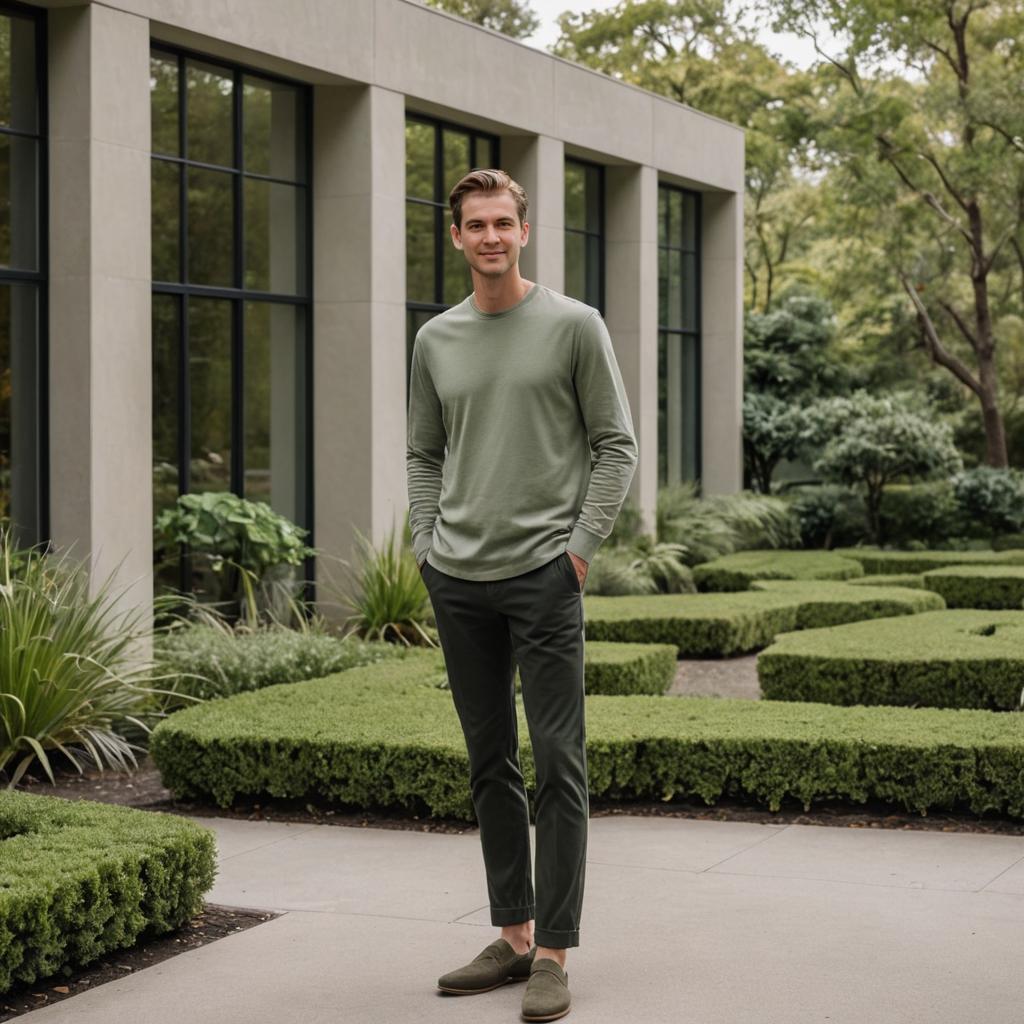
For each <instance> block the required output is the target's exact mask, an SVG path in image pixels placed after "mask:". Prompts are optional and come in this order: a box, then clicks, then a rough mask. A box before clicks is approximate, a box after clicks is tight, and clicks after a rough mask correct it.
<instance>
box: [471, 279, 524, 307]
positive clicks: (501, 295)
mask: <svg viewBox="0 0 1024 1024" xmlns="http://www.w3.org/2000/svg"><path fill="white" fill-rule="evenodd" d="M473 276H474V278H475V281H474V282H473V301H474V302H475V303H476V308H477V309H479V310H480V312H481V313H500V312H501V311H502V310H505V309H509V308H510V307H511V306H514V305H515V304H516V303H517V302H521V301H522V300H523V299H524V298H525V297H526V293H527V292H528V291H529V290H530V289H531V288H533V287H535V285H534V283H533V282H532V281H527V280H526V278H525V277H520V276H519V272H518V270H517V271H516V273H515V277H513V276H512V274H511V272H510V273H508V274H502V276H501V277H498V278H490V277H482V276H480V275H477V274H474V275H473Z"/></svg>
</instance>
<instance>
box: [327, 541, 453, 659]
mask: <svg viewBox="0 0 1024 1024" xmlns="http://www.w3.org/2000/svg"><path fill="white" fill-rule="evenodd" d="M356 538H357V540H358V543H359V546H360V548H361V549H362V550H361V564H359V565H358V566H356V567H353V566H352V565H351V564H350V563H348V562H344V561H343V562H342V565H343V566H344V569H345V574H346V576H347V577H348V579H347V581H346V582H345V583H343V584H342V585H341V586H340V587H339V586H338V585H337V584H335V583H334V582H333V581H332V580H329V579H328V580H327V581H326V583H325V585H322V589H323V590H326V591H330V592H333V593H335V594H338V595H339V596H340V598H341V601H340V603H341V605H342V607H344V608H346V609H348V610H349V612H350V614H349V615H347V616H346V618H345V628H346V629H347V630H348V631H349V632H348V633H347V634H346V635H348V636H352V635H355V636H357V637H361V638H362V639H364V640H384V641H387V642H390V643H400V644H404V645H405V646H407V647H409V646H414V645H415V646H427V647H431V646H436V645H437V634H436V631H433V630H432V629H431V628H430V627H429V626H428V625H427V623H428V620H432V618H433V611H432V606H431V604H430V598H429V595H428V594H427V588H426V585H425V584H424V582H423V577H422V575H421V574H420V570H419V567H418V566H417V564H416V556H415V555H414V554H413V551H412V549H411V548H410V547H409V546H408V544H405V543H403V539H402V536H401V535H399V536H397V537H396V535H395V531H394V530H392V531H391V533H390V534H389V536H388V538H387V540H386V541H385V542H384V543H383V544H382V545H381V547H380V548H379V549H377V548H375V547H374V546H373V542H372V541H371V540H369V539H368V538H367V537H366V536H364V535H363V534H362V533H360V532H359V531H358V530H357V531H356ZM320 603H321V604H323V605H325V606H326V605H327V604H329V603H332V602H326V601H323V600H321V602H320Z"/></svg>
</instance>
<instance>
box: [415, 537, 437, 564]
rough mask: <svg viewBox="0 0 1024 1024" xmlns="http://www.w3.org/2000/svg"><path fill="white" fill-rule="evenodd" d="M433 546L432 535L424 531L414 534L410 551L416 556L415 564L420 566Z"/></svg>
mask: <svg viewBox="0 0 1024 1024" xmlns="http://www.w3.org/2000/svg"><path fill="white" fill-rule="evenodd" d="M432 545H433V535H432V534H430V533H427V532H426V531H424V532H423V533H418V534H416V536H415V537H413V539H412V550H413V553H414V554H415V556H416V564H417V565H420V564H422V562H423V559H424V558H426V557H427V552H428V551H429V550H430V548H431V547H432Z"/></svg>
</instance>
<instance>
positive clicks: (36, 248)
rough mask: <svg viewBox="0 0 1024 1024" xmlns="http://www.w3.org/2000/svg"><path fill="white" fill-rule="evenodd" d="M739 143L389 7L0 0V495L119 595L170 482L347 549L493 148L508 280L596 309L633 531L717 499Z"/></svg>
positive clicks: (600, 78) (398, 510)
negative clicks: (506, 189) (634, 443)
mask: <svg viewBox="0 0 1024 1024" xmlns="http://www.w3.org/2000/svg"><path fill="white" fill-rule="evenodd" d="M743 141H744V140H743V134H742V132H741V131H740V130H738V129H737V128H735V127H734V126H732V125H729V124H727V123H724V122H722V121H720V120H717V119H715V118H713V117H708V116H706V115H704V114H701V113H699V112H698V111H694V110H691V109H688V108H686V107H683V106H680V105H678V104H676V103H673V102H670V101H668V100H665V99H663V98H661V97H658V96H655V95H653V94H651V93H648V92H646V91H644V90H641V89H638V88H635V87H633V86H629V85H624V84H622V83H619V82H616V81H614V80H613V79H611V78H608V77H606V76H604V75H601V74H598V73H595V72H593V71H590V70H588V69H585V68H583V67H580V66H577V65H575V64H572V63H570V62H567V61H564V60H560V59H558V58H555V57H552V56H550V55H548V54H546V53H543V52H541V51H539V50H536V49H533V48H531V47H528V46H525V45H523V44H521V43H518V42H515V41H513V40H510V39H508V38H506V37H504V36H502V35H499V34H498V33H495V32H492V31H490V30H487V29H483V28H480V27H477V26H475V25H471V24H469V23H467V22H465V21H462V20H460V19H458V18H455V17H452V16H449V15H447V14H444V13H441V12H438V11H435V10H432V9H430V8H427V7H425V6H423V5H422V4H420V3H418V2H414V0H345V2H344V3H338V2H337V0H302V2H295V3H288V4H280V3H272V2H269V0H250V2H249V3H245V4H237V3H229V2H227V0H163V2H160V3H157V2H155V0H108V2H106V3H104V4H98V3H87V2H86V3H83V2H64V0H53V2H36V3H19V4H14V3H5V2H0V158H2V161H3V167H4V173H3V175H2V177H0V188H2V189H3V190H4V194H3V196H2V197H0V211H2V213H0V516H2V515H5V514H6V515H9V516H10V517H11V518H12V519H13V521H14V523H15V524H16V528H17V530H18V533H19V535H20V537H21V539H22V540H29V541H35V540H40V539H52V540H53V541H54V542H55V543H56V544H57V545H58V546H62V547H63V546H67V545H71V544H74V549H73V550H75V551H77V552H79V553H80V554H82V555H84V554H86V553H88V554H89V556H90V558H91V561H92V565H93V568H94V571H95V576H96V579H97V580H100V579H103V578H105V577H106V575H107V573H109V572H110V571H111V570H112V569H113V567H114V566H115V564H117V563H118V562H121V566H120V569H119V577H118V578H119V581H120V583H121V584H127V583H131V584H132V589H131V591H130V592H129V595H128V597H127V599H128V600H130V601H132V602H133V603H135V604H146V603H148V602H149V601H150V599H151V596H152V593H153V589H154V572H153V541H152V525H153V519H154V515H155V514H156V513H157V512H158V511H159V510H160V509H161V508H163V507H166V506H168V505H169V504H171V503H173V501H174V499H175V497H176V496H177V494H179V493H185V492H195V491H204V490H207V491H208V490H233V491H234V492H235V493H237V494H240V495H244V496H246V497H253V498H260V499H263V500H266V501H268V502H269V503H270V504H271V505H272V506H273V507H274V508H275V509H277V510H278V511H280V512H283V513H285V514H287V515H288V516H290V517H291V518H292V519H294V520H295V521H296V522H298V523H299V524H300V525H302V526H305V527H308V528H310V529H311V530H312V536H311V538H310V541H311V543H313V544H314V545H316V546H317V547H319V548H321V549H323V550H324V551H326V552H330V553H333V554H335V555H338V556H341V557H344V558H348V557H350V555H351V553H352V550H353V548H352V545H353V540H354V531H355V530H357V529H358V530H359V531H361V532H362V533H364V534H366V535H369V536H370V537H372V538H374V539H375V540H380V539H381V538H382V537H383V536H384V535H385V534H386V533H387V532H388V531H389V530H390V529H391V527H392V526H400V525H401V523H402V519H403V515H404V513H405V508H406V492H405V458H404V450H405V407H406V394H407V391H406V375H407V373H406V371H407V366H408V360H409V354H410V349H411V343H412V339H413V337H414V334H415V330H416V328H417V326H418V325H419V324H420V323H422V322H423V321H424V319H426V318H429V317H430V316H431V315H433V314H434V313H436V312H437V311H439V310H442V309H445V308H446V307H447V306H448V305H451V304H453V303H455V302H458V301H460V300H461V299H462V298H464V297H465V295H466V294H467V292H468V291H469V288H470V283H469V277H468V273H467V271H466V268H465V264H464V259H463V257H462V254H461V253H459V252H457V251H456V250H455V249H454V248H453V247H452V246H451V244H450V240H449V238H448V230H447V225H448V223H449V220H450V217H449V214H448V210H447V204H446V197H447V194H448V190H449V189H450V188H451V186H452V185H453V184H454V183H455V181H456V180H458V178H459V177H461V176H462V174H464V173H465V172H466V171H468V170H470V169H471V168H472V167H476V166H495V165H496V166H500V167H503V168H505V169H507V170H508V171H509V172H510V173H511V174H512V175H513V177H515V178H516V179H517V180H519V181H520V182H521V183H522V184H523V185H524V186H525V188H526V189H527V191H528V193H529V196H530V199H531V210H530V216H529V220H530V223H531V235H530V244H529V245H528V247H527V248H526V250H525V251H524V253H523V264H524V265H523V272H524V274H525V276H526V277H528V278H530V279H533V280H536V281H540V282H542V283H544V284H546V285H549V286H550V287H553V288H556V289H559V290H563V291H566V292H567V293H568V294H571V295H574V296H576V297H578V298H581V299H583V300H584V301H586V302H588V303H590V304H592V305H594V306H597V307H598V308H599V309H600V310H601V312H602V313H603V315H604V317H605V320H606V322H607V324H608V327H609V330H610V332H611V335H612V338H613V340H614V344H615V348H616V352H617V355H618V359H619V363H620V365H621V368H622V372H623V376H624V379H625V383H626V387H627V389H628V394H629V400H630V404H631V408H632V411H633V415H634V418H635V426H636V430H637V436H638V438H639V441H640V463H639V466H638V469H637V472H636V475H635V478H634V481H633V490H632V493H631V499H630V500H631V501H633V502H634V503H635V504H636V505H637V506H639V508H640V509H641V510H642V513H643V515H644V517H645V519H646V521H647V523H648V524H649V525H652V524H653V515H654V509H655V499H656V493H657V489H658V487H659V485H661V484H664V483H666V482H672V481H678V480H682V479H689V478H700V480H701V481H702V486H703V489H704V491H705V492H706V493H716V492H717V493H722V492H729V491H734V490H737V489H738V488H739V487H740V485H741V478H742V458H741V440H740V426H741V399H742V395H741V391H742V340H741V339H742V333H741V328H742V316H741V303H742V230H743V215H742V205H743V161H744V150H743ZM122 560H123V561H122Z"/></svg>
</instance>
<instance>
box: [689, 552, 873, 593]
mask: <svg viewBox="0 0 1024 1024" xmlns="http://www.w3.org/2000/svg"><path fill="white" fill-rule="evenodd" d="M863 575H864V570H863V569H862V568H861V565H860V562H857V561H854V560H853V559H850V558H844V557H843V556H842V555H837V554H835V553H834V552H832V551H780V550H775V549H772V550H767V551H737V552H735V553H733V554H731V555H722V556H721V557H720V558H715V559H712V560H711V561H709V562H702V563H701V564H700V565H697V566H694V569H693V579H694V582H695V583H696V584H697V588H698V589H699V590H703V591H723V590H724V591H730V590H749V589H750V584H751V583H752V582H753V581H754V580H846V579H852V578H853V577H854V576H863Z"/></svg>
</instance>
